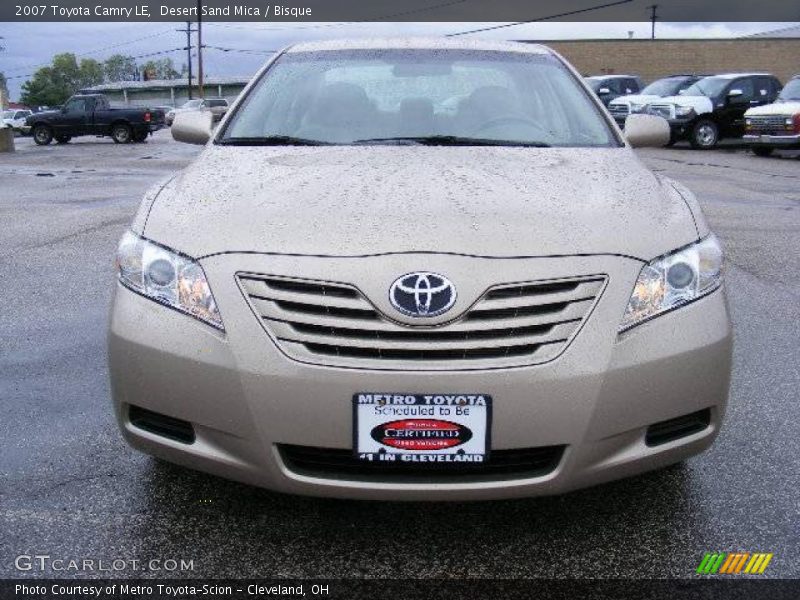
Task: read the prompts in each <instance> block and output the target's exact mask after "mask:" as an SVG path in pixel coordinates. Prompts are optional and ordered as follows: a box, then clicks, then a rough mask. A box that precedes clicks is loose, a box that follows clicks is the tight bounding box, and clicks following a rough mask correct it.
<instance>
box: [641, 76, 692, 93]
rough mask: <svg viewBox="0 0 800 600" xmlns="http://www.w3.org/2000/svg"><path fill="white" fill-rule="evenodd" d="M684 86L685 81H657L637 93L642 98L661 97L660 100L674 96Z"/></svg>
mask: <svg viewBox="0 0 800 600" xmlns="http://www.w3.org/2000/svg"><path fill="white" fill-rule="evenodd" d="M685 84H686V80H685V79H676V78H669V79H659V80H658V81H654V82H653V83H651V84H650V85H648V86H647V87H646V88H644V89H643V90H642V91H641V92H639V93H640V94H642V95H644V96H661V97H662V98H663V97H665V96H674V95H675V94H677V93H678V90H679V89H681V88H682V87H684V86H685Z"/></svg>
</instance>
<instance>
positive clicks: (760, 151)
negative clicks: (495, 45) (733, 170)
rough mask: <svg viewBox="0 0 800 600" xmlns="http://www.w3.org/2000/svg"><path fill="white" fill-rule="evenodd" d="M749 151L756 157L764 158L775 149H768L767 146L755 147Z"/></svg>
mask: <svg viewBox="0 0 800 600" xmlns="http://www.w3.org/2000/svg"><path fill="white" fill-rule="evenodd" d="M751 150H752V151H753V154H755V155H756V156H761V157H763V158H766V157H767V156H769V155H770V154H772V151H773V150H775V148H770V147H769V146H755V147H754V148H751Z"/></svg>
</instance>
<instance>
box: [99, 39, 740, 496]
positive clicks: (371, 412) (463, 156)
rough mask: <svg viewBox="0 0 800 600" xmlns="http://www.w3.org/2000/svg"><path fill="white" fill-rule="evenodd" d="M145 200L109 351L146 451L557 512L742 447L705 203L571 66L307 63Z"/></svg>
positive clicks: (389, 52) (405, 53) (387, 43)
mask: <svg viewBox="0 0 800 600" xmlns="http://www.w3.org/2000/svg"><path fill="white" fill-rule="evenodd" d="M172 135H173V137H174V138H175V139H176V140H178V141H183V142H189V143H195V144H204V145H205V148H204V149H203V151H202V153H201V154H200V156H199V157H198V158H197V159H196V160H195V161H194V163H193V164H191V165H190V166H189V167H188V168H187V169H186V170H184V171H183V172H181V173H180V174H178V175H177V176H175V177H173V178H172V179H171V180H169V181H167V182H165V183H162V184H160V185H157V186H155V187H154V188H153V189H152V190H151V191H150V192H148V193H147V195H146V196H145V198H144V200H143V201H142V204H141V206H140V208H139V212H138V214H137V215H136V217H135V218H134V221H133V223H132V225H131V227H130V230H129V231H128V232H127V233H125V235H124V236H123V238H122V241H121V242H120V245H119V249H118V252H117V262H116V264H117V275H118V282H117V285H116V291H115V297H114V301H113V306H112V310H111V319H110V332H109V360H110V371H111V383H112V393H113V402H114V407H115V410H116V415H117V419H118V421H119V425H120V428H121V430H122V433H123V434H124V436H125V438H126V439H127V440H128V442H129V443H130V444H131V445H133V446H134V447H136V448H138V449H140V450H143V451H144V452H147V453H150V454H152V455H155V456H157V457H160V458H162V459H165V460H168V461H172V462H175V463H179V464H181V465H185V466H187V467H191V468H194V469H200V470H203V471H207V472H209V473H213V474H216V475H220V476H222V477H227V478H230V479H235V480H238V481H242V482H246V483H249V484H254V485H258V486H263V487H266V488H270V489H273V490H278V491H281V492H288V493H294V494H309V495H319V496H333V497H347V498H364V499H384V500H470V499H489V498H511V497H524V496H534V495H539V494H556V493H563V492H565V491H568V490H572V489H576V488H580V487H585V486H589V485H594V484H597V483H600V482H604V481H608V480H612V479H617V478H620V477H627V476H630V475H635V474H637V473H641V472H644V471H648V470H651V469H657V468H660V467H664V466H666V465H669V464H672V463H676V462H679V461H682V460H684V459H686V458H688V457H690V456H692V455H695V454H697V453H699V452H701V451H703V450H704V449H706V448H707V447H708V446H709V445H710V444H711V443H712V442H713V440H714V438H715V437H716V435H717V433H718V432H719V429H720V425H721V422H722V419H723V416H724V413H725V406H726V403H727V397H728V387H729V382H730V371H731V348H732V332H731V324H730V319H729V314H728V308H727V303H726V300H725V295H724V291H723V286H722V260H723V259H722V250H721V247H720V244H719V242H718V241H717V239H716V237H715V236H714V235H713V233H712V232H711V231H710V230H709V227H708V224H707V222H706V220H705V218H704V217H703V214H702V212H701V210H700V208H699V205H698V203H697V200H696V199H695V197H694V196H693V195H692V193H691V192H689V191H688V190H687V189H686V188H685V187H683V186H681V185H679V184H678V183H676V182H674V181H671V180H669V179H667V178H665V177H663V176H661V175H659V174H656V173H653V172H651V171H650V170H648V169H647V168H646V167H645V166H644V165H643V164H642V162H641V161H640V160H639V158H638V157H637V155H636V153H635V151H634V150H633V148H635V147H637V146H659V145H664V144H666V143H667V142H668V141H669V126H668V124H667V123H666V121H664V120H663V119H661V118H660V117H657V116H653V115H631V116H630V117H629V118H628V120H627V122H626V124H625V133H624V134H623V133H622V132H621V131H620V130H619V129H618V128H617V126H616V124H615V122H614V121H613V119H612V118H611V117H610V116H609V114H608V113H607V112H606V110H605V108H604V107H603V106H602V104H600V103H599V101H598V100H597V99H596V98H595V96H594V95H593V94H592V92H591V90H590V89H589V88H587V87H586V85H585V84H584V83H583V81H582V80H581V78H580V76H579V75H578V73H576V71H575V70H574V69H573V68H572V67H571V66H570V65H569V64H568V63H566V61H565V60H564V59H563V58H562V57H560V56H559V55H558V54H556V53H554V52H553V51H551V50H549V49H548V48H546V47H543V46H538V45H532V44H513V43H493V42H458V41H450V40H447V41H442V40H426V39H399V40H398V39H390V40H354V41H347V42H342V41H336V42H319V43H304V44H299V45H296V46H292V47H290V48H288V49H286V50H284V51H282V52H280V53H278V55H277V56H276V57H275V58H274V59H273V60H271V61H270V62H269V63H268V64H266V65H265V66H264V67H263V68H262V69H261V71H259V73H258V74H257V75H256V76H255V77H254V79H253V81H252V82H251V83H250V84H249V85H248V87H247V88H246V89H245V91H244V92H243V94H242V95H241V97H240V98H239V99H238V101H237V102H236V103H235V104H234V106H233V107H232V108H231V110H230V111H229V112H228V114H227V115H226V116H225V118H224V119H223V120H222V122H221V124H220V125H219V127H218V128H217V129H216V130H214V129H212V115H211V113H208V112H205V113H204V112H187V113H183V114H180V115H177V116H176V119H175V123H174V124H173V127H172Z"/></svg>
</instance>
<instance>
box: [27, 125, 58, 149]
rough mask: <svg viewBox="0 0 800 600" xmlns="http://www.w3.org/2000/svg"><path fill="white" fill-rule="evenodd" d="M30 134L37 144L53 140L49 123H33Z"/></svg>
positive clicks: (45, 143) (45, 144) (46, 143)
mask: <svg viewBox="0 0 800 600" xmlns="http://www.w3.org/2000/svg"><path fill="white" fill-rule="evenodd" d="M31 135H32V136H33V141H34V143H35V144H36V145H37V146H47V145H48V144H49V143H50V142H52V141H53V130H52V129H51V128H50V126H49V125H34V126H33V129H32V130H31Z"/></svg>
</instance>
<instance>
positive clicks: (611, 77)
mask: <svg viewBox="0 0 800 600" xmlns="http://www.w3.org/2000/svg"><path fill="white" fill-rule="evenodd" d="M638 78H639V76H638V75H590V76H589V77H587V78H586V79H638Z"/></svg>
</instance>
